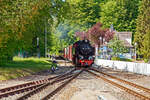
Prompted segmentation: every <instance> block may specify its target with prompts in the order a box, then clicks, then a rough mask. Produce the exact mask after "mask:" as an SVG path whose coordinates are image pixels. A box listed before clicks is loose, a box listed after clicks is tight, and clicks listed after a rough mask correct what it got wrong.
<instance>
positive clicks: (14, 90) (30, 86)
mask: <svg viewBox="0 0 150 100" xmlns="http://www.w3.org/2000/svg"><path fill="white" fill-rule="evenodd" d="M75 70H76V69H73V70H71V71H70V72H68V73H65V74H62V75H57V76H54V77H49V78H46V79H43V80H37V81H32V82H28V83H24V84H19V85H15V86H11V87H7V88H3V89H0V99H1V98H4V97H9V96H12V95H15V94H20V93H24V92H27V91H31V90H34V89H36V88H38V87H40V86H42V85H44V84H46V83H48V82H50V81H51V80H54V79H59V78H61V77H64V76H66V75H69V74H70V73H72V72H73V71H75Z"/></svg>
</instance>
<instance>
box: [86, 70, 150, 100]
mask: <svg viewBox="0 0 150 100" xmlns="http://www.w3.org/2000/svg"><path fill="white" fill-rule="evenodd" d="M90 70H91V71H89V70H86V71H87V72H89V73H90V74H92V75H94V76H96V77H97V78H101V79H102V80H104V81H106V82H108V83H110V84H112V85H114V86H116V87H118V88H120V89H122V90H124V91H126V92H128V93H129V94H132V95H134V96H136V97H138V98H139V99H140V100H150V97H147V96H145V95H143V94H141V93H139V92H136V91H134V90H131V89H130V88H127V87H125V86H123V85H120V84H119V83H117V82H114V81H112V80H110V79H107V78H106V77H104V76H107V77H109V78H112V79H115V80H117V81H119V82H122V83H124V84H127V85H130V86H132V87H134V88H137V89H140V90H142V91H145V92H147V93H149V94H150V89H149V88H145V87H143V86H140V85H137V84H135V83H132V82H129V81H126V80H123V79H120V78H118V77H115V76H112V75H109V74H106V73H104V72H101V71H99V70H97V69H96V68H90ZM92 71H95V72H98V73H100V74H102V75H104V76H102V75H98V74H95V73H94V72H92Z"/></svg>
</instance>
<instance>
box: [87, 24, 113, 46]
mask: <svg viewBox="0 0 150 100" xmlns="http://www.w3.org/2000/svg"><path fill="white" fill-rule="evenodd" d="M87 35H88V39H89V40H90V41H92V42H93V43H94V44H96V45H98V46H100V45H102V44H103V43H104V42H109V40H111V39H112V38H113V35H114V32H113V31H110V30H109V29H103V28H102V24H101V23H96V24H95V25H94V26H92V27H91V28H90V29H89V30H88V32H87Z"/></svg>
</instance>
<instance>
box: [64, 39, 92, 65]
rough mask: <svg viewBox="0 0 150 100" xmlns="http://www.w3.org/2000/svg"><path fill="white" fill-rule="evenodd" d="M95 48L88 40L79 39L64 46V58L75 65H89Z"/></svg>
mask: <svg viewBox="0 0 150 100" xmlns="http://www.w3.org/2000/svg"><path fill="white" fill-rule="evenodd" d="M94 54H95V48H94V47H92V46H91V44H90V42H89V40H79V41H77V42H75V43H74V44H73V45H70V46H69V47H67V48H65V50H64V58H66V59H68V60H71V61H72V62H73V64H74V65H75V66H82V67H85V66H91V65H92V64H93V63H94Z"/></svg>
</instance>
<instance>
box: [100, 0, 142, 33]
mask: <svg viewBox="0 0 150 100" xmlns="http://www.w3.org/2000/svg"><path fill="white" fill-rule="evenodd" d="M139 1H140V0H109V1H108V2H106V3H102V4H101V8H102V9H101V10H102V11H101V12H100V16H101V18H100V22H102V23H103V24H104V27H106V28H108V27H110V25H111V24H113V25H114V28H115V29H116V30H117V31H132V32H135V28H136V21H135V20H136V18H137V15H138V4H139V3H138V2H139Z"/></svg>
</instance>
